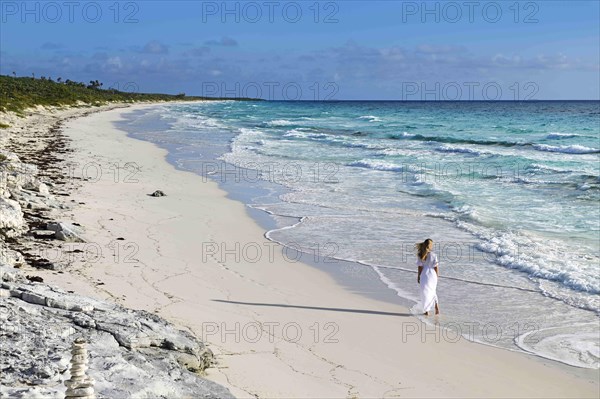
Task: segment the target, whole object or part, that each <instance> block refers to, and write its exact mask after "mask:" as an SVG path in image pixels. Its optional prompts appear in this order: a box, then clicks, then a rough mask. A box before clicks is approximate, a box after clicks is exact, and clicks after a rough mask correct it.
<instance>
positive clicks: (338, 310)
mask: <svg viewBox="0 0 600 399" xmlns="http://www.w3.org/2000/svg"><path fill="white" fill-rule="evenodd" d="M213 301H214V302H223V303H232V304H236V305H250V306H273V307H278V308H296V309H311V310H327V311H330V312H347V313H362V314H375V315H381V316H401V317H408V316H412V314H410V313H393V312H381V311H379V310H368V309H344V308H321V307H317V306H301V305H287V304H284V303H257V302H238V301H226V300H223V299H213Z"/></svg>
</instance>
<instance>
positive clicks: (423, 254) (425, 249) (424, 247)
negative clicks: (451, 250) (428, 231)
mask: <svg viewBox="0 0 600 399" xmlns="http://www.w3.org/2000/svg"><path fill="white" fill-rule="evenodd" d="M430 243H433V240H432V239H431V238H428V239H426V240H425V241H423V242H418V243H416V244H415V249H416V250H417V256H418V257H419V259H421V260H425V258H427V255H428V254H429V244H430Z"/></svg>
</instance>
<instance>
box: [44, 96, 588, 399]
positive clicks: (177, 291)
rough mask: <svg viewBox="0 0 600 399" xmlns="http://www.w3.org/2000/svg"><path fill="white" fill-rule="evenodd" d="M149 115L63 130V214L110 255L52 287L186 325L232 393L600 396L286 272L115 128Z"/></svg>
mask: <svg viewBox="0 0 600 399" xmlns="http://www.w3.org/2000/svg"><path fill="white" fill-rule="evenodd" d="M149 106H152V105H135V106H132V107H129V108H126V109H114V110H109V111H105V112H100V113H95V114H92V115H88V116H85V117H82V118H78V119H75V120H72V121H69V122H67V123H65V129H64V133H65V134H66V136H67V137H69V138H70V139H71V140H72V142H71V146H72V148H73V149H75V152H74V153H73V154H70V155H69V157H72V158H70V161H71V162H72V164H73V169H72V170H73V175H74V176H82V175H84V176H86V177H88V181H86V182H84V183H83V184H82V185H81V187H79V188H78V189H77V190H76V191H74V192H73V193H72V195H71V198H72V199H74V200H75V201H76V202H78V203H80V205H79V206H76V207H74V208H73V209H72V210H71V211H69V212H68V214H67V215H65V216H64V217H65V220H66V221H71V222H76V223H79V224H81V225H82V226H83V227H84V229H85V233H84V234H83V237H84V238H85V240H86V241H87V245H89V248H90V250H91V249H92V248H94V249H100V251H99V252H96V253H98V254H99V256H95V257H93V259H92V258H91V257H84V256H82V257H76V258H75V261H74V263H73V264H72V266H71V269H70V270H69V271H67V272H66V273H64V274H58V273H56V272H52V271H41V272H40V273H39V274H40V275H41V276H43V278H44V280H45V281H46V282H49V283H51V284H54V285H57V286H59V287H61V288H63V289H68V290H72V291H75V292H76V293H78V294H82V295H87V296H92V297H96V298H100V299H106V300H109V301H114V302H117V303H119V304H120V305H123V306H126V307H130V308H134V309H142V310H146V311H149V312H154V313H156V314H158V315H160V316H162V317H164V318H165V319H167V320H168V321H171V322H174V323H175V324H176V325H178V326H180V327H182V328H185V329H188V330H189V331H190V332H192V333H194V334H195V335H197V336H198V337H199V338H200V339H202V340H203V341H204V342H206V343H207V345H208V346H209V348H210V349H211V350H212V351H213V352H214V353H215V355H216V359H217V361H218V363H217V364H216V366H215V367H213V368H210V369H208V370H207V371H208V378H209V379H211V380H213V381H215V382H217V383H219V384H222V385H223V386H225V387H227V388H229V389H230V391H231V392H232V393H233V394H234V395H235V396H236V397H328V398H329V397H331V398H333V397H335V398H353V397H361V398H362V397H544V398H548V397H557V398H558V397H597V396H598V392H599V382H598V373H597V371H594V370H586V369H579V368H575V367H570V366H564V365H561V364H559V363H556V362H552V361H548V360H544V359H540V358H538V357H535V356H529V355H524V354H522V353H516V352H510V351H507V350H502V349H498V348H493V347H490V346H484V345H480V344H475V343H471V342H469V341H467V340H465V339H461V338H460V337H456V336H455V335H454V334H452V335H448V334H447V333H446V332H444V331H441V330H439V329H434V328H433V327H426V325H425V324H423V323H422V322H421V321H419V320H418V319H417V318H415V317H413V316H412V315H411V314H410V312H409V310H408V309H406V308H403V307H401V306H399V305H395V304H393V303H388V302H383V301H378V300H375V299H371V298H367V297H365V296H363V295H359V294H355V293H352V292H350V291H348V290H346V289H344V288H343V287H341V286H340V285H339V284H338V283H337V282H336V281H335V280H334V279H333V278H332V277H331V276H330V275H329V274H327V273H324V272H323V271H320V270H318V269H316V268H314V267H311V266H309V265H306V264H303V263H301V262H290V260H289V258H288V257H285V256H284V253H283V252H282V248H281V247H279V246H277V245H274V244H273V243H271V242H269V241H268V240H267V239H266V238H264V231H263V229H262V228H261V227H260V226H259V225H258V224H257V223H256V222H255V221H254V220H253V219H252V218H251V217H250V216H249V215H248V213H247V209H246V207H245V205H244V204H242V203H239V202H236V201H234V200H231V199H229V198H227V197H226V195H227V193H226V192H224V191H223V190H221V189H220V188H219V187H218V185H217V183H215V182H213V181H205V179H203V178H202V177H201V176H198V175H195V174H193V173H190V172H184V171H181V170H177V169H176V168H175V167H174V166H172V165H171V164H169V163H168V162H167V161H166V160H165V156H166V154H167V152H166V151H165V150H163V149H160V148H158V147H157V146H155V145H154V144H151V143H149V142H144V141H139V140H135V139H133V138H130V137H128V136H127V135H126V133H125V132H123V131H120V130H118V129H116V128H115V127H114V125H113V122H115V121H118V120H119V119H120V118H121V115H122V114H123V113H124V112H130V111H131V110H134V109H142V108H143V107H149ZM155 190H161V191H163V192H164V193H165V194H166V196H163V197H152V196H149V195H148V194H151V193H153V192H154V191H155ZM99 283H101V284H99ZM415 289H416V287H415ZM442 317H443V316H442Z"/></svg>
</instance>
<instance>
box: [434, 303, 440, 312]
mask: <svg viewBox="0 0 600 399" xmlns="http://www.w3.org/2000/svg"><path fill="white" fill-rule="evenodd" d="M435 314H440V307H439V306H438V303H437V302H436V303H435Z"/></svg>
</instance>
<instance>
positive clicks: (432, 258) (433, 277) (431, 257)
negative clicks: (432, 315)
mask: <svg viewBox="0 0 600 399" xmlns="http://www.w3.org/2000/svg"><path fill="white" fill-rule="evenodd" d="M417 266H423V271H422V272H421V284H420V286H419V288H420V289H419V296H420V299H421V305H422V306H423V312H429V311H430V310H431V309H433V308H434V306H435V304H436V303H437V301H438V298H437V293H436V289H437V282H438V276H437V273H436V272H435V270H434V268H435V267H437V266H438V257H437V255H436V254H434V253H433V252H430V253H428V254H427V257H426V258H425V260H424V261H422V260H421V259H417Z"/></svg>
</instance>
